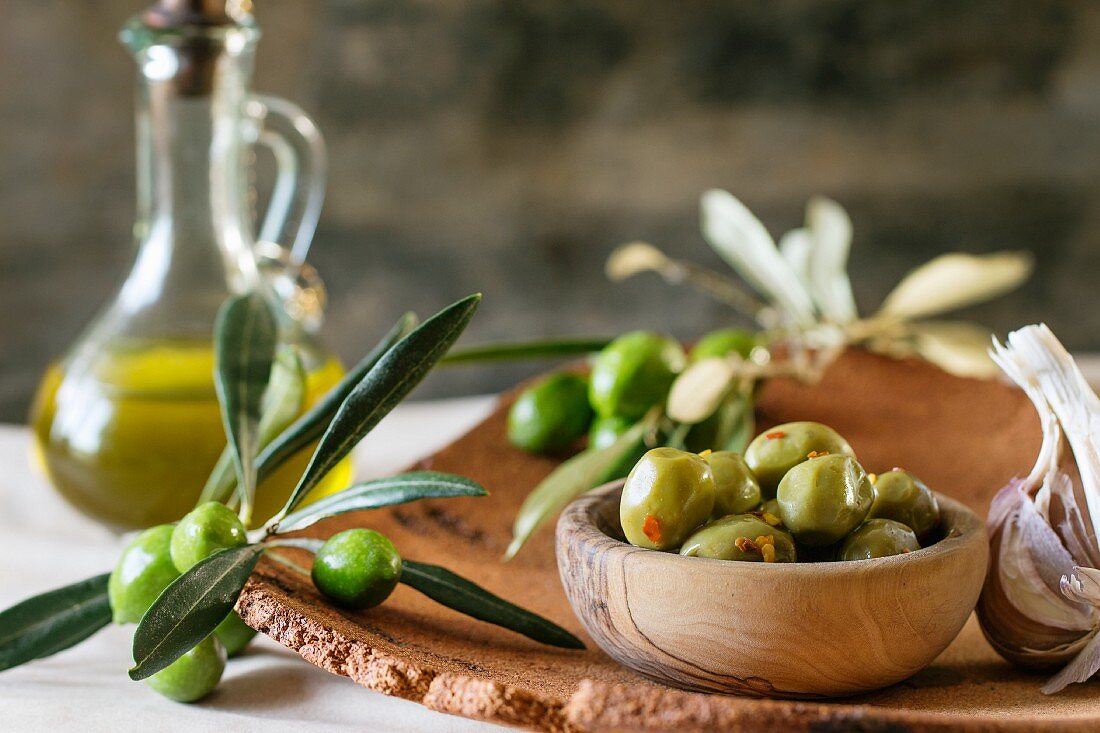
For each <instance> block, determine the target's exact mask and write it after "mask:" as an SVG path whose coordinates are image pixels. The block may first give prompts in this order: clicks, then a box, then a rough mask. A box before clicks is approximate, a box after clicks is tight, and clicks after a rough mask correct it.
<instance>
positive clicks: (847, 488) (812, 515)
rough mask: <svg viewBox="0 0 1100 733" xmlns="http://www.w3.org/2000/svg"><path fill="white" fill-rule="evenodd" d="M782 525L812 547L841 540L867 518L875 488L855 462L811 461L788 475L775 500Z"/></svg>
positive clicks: (837, 458)
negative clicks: (777, 503)
mask: <svg viewBox="0 0 1100 733" xmlns="http://www.w3.org/2000/svg"><path fill="white" fill-rule="evenodd" d="M775 498H776V499H777V500H778V502H779V516H780V518H781V519H782V520H783V526H784V527H786V528H787V529H788V530H790V532H791V534H792V535H794V538H795V539H796V540H798V541H799V542H800V543H802V544H804V545H808V546H810V547H824V546H825V545H831V544H833V543H834V542H836V541H838V540H840V539H841V538H842V537H844V536H845V535H846V534H848V533H849V532H851V531H852V530H853V529H855V528H856V527H858V526H859V524H860V523H861V522H862V521H863V520H864V519H865V518H866V517H867V512H868V511H869V510H870V509H871V502H872V501H873V500H874V489H873V488H872V487H871V482H870V481H869V480H868V479H867V472H866V471H864V470H863V467H862V466H860V465H859V463H858V462H857V461H856V459H854V458H852V457H851V456H846V455H842V454H837V455H827V456H821V457H820V458H811V459H810V460H808V461H804V462H802V463H799V464H798V465H797V466H795V467H794V468H792V469H791V470H790V471H788V472H787V475H786V476H784V477H783V480H782V481H781V482H780V483H779V491H778V492H777V494H776V497H775Z"/></svg>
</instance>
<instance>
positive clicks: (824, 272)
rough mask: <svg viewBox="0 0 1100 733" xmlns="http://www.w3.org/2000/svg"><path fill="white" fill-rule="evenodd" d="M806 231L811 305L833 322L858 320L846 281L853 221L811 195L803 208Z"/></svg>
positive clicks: (837, 206) (834, 204)
mask: <svg viewBox="0 0 1100 733" xmlns="http://www.w3.org/2000/svg"><path fill="white" fill-rule="evenodd" d="M806 229H807V230H808V231H809V233H810V237H811V238H812V240H813V247H812V249H811V252H810V261H809V269H808V272H807V274H808V276H809V289H810V294H811V296H812V297H813V299H814V303H816V304H817V307H818V309H819V310H820V311H821V314H822V315H823V316H825V317H826V318H828V319H829V320H831V321H832V322H834V323H851V322H852V321H854V320H856V318H858V317H859V314H858V313H857V312H856V301H855V296H854V295H853V294H852V283H851V281H850V280H849V279H848V254H849V252H850V251H851V247H852V220H851V219H850V218H849V217H848V212H846V211H845V210H844V208H843V207H842V206H841V205H840V204H838V203H837V202H835V201H833V200H831V199H827V198H825V197H823V196H814V197H813V198H811V199H810V202H809V203H808V204H807V205H806Z"/></svg>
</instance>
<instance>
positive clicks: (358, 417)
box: [272, 294, 481, 524]
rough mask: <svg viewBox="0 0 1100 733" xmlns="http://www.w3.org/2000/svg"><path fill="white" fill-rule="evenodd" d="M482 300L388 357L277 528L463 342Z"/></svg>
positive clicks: (464, 303)
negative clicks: (432, 369) (452, 348)
mask: <svg viewBox="0 0 1100 733" xmlns="http://www.w3.org/2000/svg"><path fill="white" fill-rule="evenodd" d="M480 301H481V295H480V294H475V295H470V296H467V297H465V298H463V299H462V300H459V301H458V302H456V303H453V304H452V305H449V306H447V307H446V308H444V309H443V310H441V311H440V312H439V313H437V314H435V315H434V316H432V317H431V318H429V319H428V320H426V321H424V323H422V324H421V325H420V326H418V327H416V328H415V329H413V331H412V332H411V333H410V334H409V335H408V336H406V337H405V338H403V339H401V340H400V341H398V342H397V343H396V344H394V346H393V347H392V348H391V349H390V350H389V351H387V352H386V353H385V354H383V355H382V357H381V358H380V359H379V360H378V362H377V363H376V364H375V365H374V366H373V367H372V368H371V369H370V371H369V372H367V374H366V376H364V377H363V379H362V381H360V382H359V384H357V385H355V387H354V388H353V389H352V390H351V392H350V393H349V394H348V396H347V398H346V399H345V400H344V401H343V403H342V404H341V405H340V408H339V409H338V410H337V411H336V415H335V416H334V417H333V418H332V422H330V423H329V425H328V428H326V429H325V432H324V434H323V435H322V436H321V440H320V442H319V443H318V444H317V449H316V450H315V451H314V452H313V457H312V458H310V461H309V465H308V466H306V470H305V472H304V473H303V474H302V477H301V479H299V481H298V484H297V486H295V487H294V491H292V492H291V494H290V498H289V499H288V500H287V503H286V506H284V507H283V508H282V510H280V511H279V513H278V514H276V515H275V517H274V518H273V519H272V524H275V523H278V521H280V520H281V519H282V518H283V517H285V516H286V515H287V514H288V513H289V512H291V511H293V510H294V508H295V507H297V506H298V504H299V503H300V502H301V501H302V499H304V498H305V496H306V495H307V494H308V493H309V492H310V491H311V490H312V489H313V488H314V487H315V486H317V484H318V483H319V482H320V481H321V479H323V478H324V477H325V475H326V474H328V472H329V471H331V470H332V468H333V467H334V466H335V465H336V464H337V463H339V462H340V461H342V460H343V459H344V457H345V456H347V455H348V453H350V452H351V449H352V448H354V447H355V445H356V444H358V443H359V441H360V440H362V438H363V437H364V436H365V435H366V434H367V433H369V432H370V431H371V430H372V429H373V428H374V426H375V425H377V424H378V423H379V421H381V419H382V418H383V417H385V416H386V415H387V414H389V412H390V410H392V409H393V408H394V407H395V406H396V405H397V404H398V403H399V402H401V400H403V399H404V398H405V396H406V395H408V393H409V392H411V391H412V390H413V388H414V387H415V386H416V385H417V384H419V383H420V381H421V380H422V379H423V378H424V377H425V376H426V375H427V373H428V372H429V371H430V370H431V368H432V367H433V366H435V364H436V362H438V361H439V360H440V359H441V358H443V356H444V355H445V354H446V353H447V352H448V351H449V350H450V348H451V346H453V345H454V342H455V341H456V340H458V337H459V336H460V335H461V334H462V331H463V330H464V329H465V328H466V325H467V324H468V323H469V322H470V318H472V317H473V315H474V311H475V310H477V306H478V303H479V302H480Z"/></svg>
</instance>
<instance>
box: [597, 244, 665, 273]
mask: <svg viewBox="0 0 1100 733" xmlns="http://www.w3.org/2000/svg"><path fill="white" fill-rule="evenodd" d="M670 264H672V260H670V259H669V258H668V257H667V256H666V255H665V253H664V252H662V251H661V250H659V249H657V248H656V247H654V246H653V245H652V244H649V243H648V242H629V243H627V244H624V245H622V246H620V247H617V248H616V249H615V251H614V252H612V253H611V256H610V257H608V258H607V262H606V263H605V264H604V273H605V274H606V275H607V279H608V280H611V281H612V282H619V281H620V280H627V279H629V278H632V277H634V276H635V275H639V274H641V273H643V272H651V271H652V272H663V271H664V270H665V268H666V267H667V266H669V265H670Z"/></svg>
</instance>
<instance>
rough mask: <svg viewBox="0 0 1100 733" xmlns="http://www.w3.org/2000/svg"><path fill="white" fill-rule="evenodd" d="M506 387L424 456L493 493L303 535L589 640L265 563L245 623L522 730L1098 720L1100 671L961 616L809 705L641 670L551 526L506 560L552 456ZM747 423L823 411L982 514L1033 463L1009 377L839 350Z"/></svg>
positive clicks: (1009, 725) (1027, 724)
mask: <svg viewBox="0 0 1100 733" xmlns="http://www.w3.org/2000/svg"><path fill="white" fill-rule="evenodd" d="M509 401H510V400H509V397H508V396H505V397H504V398H502V401H501V404H500V405H499V407H498V409H497V410H496V411H495V412H494V413H493V414H492V415H490V417H488V418H487V419H486V420H485V421H484V422H483V423H482V424H481V425H479V426H478V427H477V428H475V429H474V430H472V431H471V432H470V433H468V434H467V435H465V436H464V437H462V438H460V439H459V440H458V441H456V442H455V443H453V444H452V445H450V446H448V447H447V448H444V449H443V450H441V451H440V452H438V453H436V454H435V455H433V456H431V457H430V458H427V459H425V460H424V461H423V462H422V463H421V464H420V466H421V467H423V468H431V469H435V470H441V471H451V472H455V473H460V474H464V475H467V476H470V477H471V478H474V479H476V480H478V481H480V482H481V483H482V484H484V485H485V486H486V487H487V488H488V489H489V491H490V492H491V494H492V495H491V496H490V497H487V498H481V499H459V500H449V501H436V502H418V503H415V504H412V505H408V506H403V507H396V508H393V509H389V510H380V511H376V512H364V513H360V514H352V515H346V516H343V517H339V518H335V519H332V520H328V521H326V522H322V523H319V524H317V525H315V526H313V527H311V528H309V529H308V530H306V531H305V532H304V533H303V534H308V535H309V536H314V537H321V538H324V537H328V536H329V535H331V534H333V533H334V532H337V531H339V530H342V529H346V528H348V527H353V526H369V527H374V528H376V529H379V530H381V531H383V532H385V533H386V534H388V535H389V536H390V537H391V538H392V539H393V541H394V542H395V543H396V544H397V546H398V548H399V549H400V550H401V552H402V554H403V555H405V556H407V557H409V558H411V559H415V560H420V561H425V562H436V563H439V564H442V565H446V566H448V567H450V568H452V569H454V570H455V571H456V572H459V573H461V574H463V575H465V576H467V577H470V578H472V579H475V580H476V581H477V582H478V583H480V584H482V585H484V586H486V587H487V588H489V589H490V590H492V591H494V592H496V593H498V594H500V595H502V596H504V597H506V598H508V599H510V600H513V601H516V602H518V603H521V604H523V605H524V606H527V607H529V608H531V609H533V610H536V611H538V612H539V613H542V614H544V615H546V616H548V617H550V618H551V619H553V620H555V621H557V622H558V623H560V624H562V625H564V626H565V627H567V628H568V629H570V630H571V631H573V632H574V633H576V634H578V635H580V636H581V637H582V638H585V641H586V643H588V645H589V649H588V650H587V651H585V652H576V651H564V650H557V649H550V648H547V647H544V646H541V645H539V644H536V643H534V642H530V641H528V640H526V639H524V638H522V637H520V636H517V635H515V634H511V633H509V632H506V631H502V630H500V629H497V628H496V627H493V626H490V625H488V624H484V623H480V622H477V621H474V620H471V619H468V618H466V617H464V616H461V615H459V614H457V613H454V612H453V611H450V610H449V609H446V608H443V607H441V606H438V605H436V604H434V603H432V602H431V601H428V600H427V599H425V598H424V597H423V596H421V595H419V594H418V593H416V592H415V591H413V590H411V589H409V588H406V587H404V586H401V587H399V588H398V590H397V591H396V592H395V594H394V596H393V597H392V598H390V600H388V601H387V602H386V603H385V604H384V605H383V606H381V607H379V608H377V609H373V610H369V611H364V612H358V613H354V612H348V611H343V610H339V609H337V608H335V607H333V606H331V605H329V604H328V603H326V602H325V600H324V599H323V598H321V597H320V596H319V595H318V594H317V592H316V591H315V590H314V588H313V586H312V585H311V583H310V582H309V581H308V580H306V579H304V578H301V577H299V576H297V575H295V574H294V573H293V572H290V571H288V570H287V569H285V568H284V567H282V566H281V565H278V564H275V563H273V562H271V561H268V560H265V561H263V562H262V563H261V565H260V566H259V568H258V569H257V571H256V574H255V575H254V576H253V578H252V580H251V581H250V582H249V585H248V586H247V588H246V589H245V592H244V594H243V596H242V598H241V602H240V605H239V609H240V612H241V614H242V616H243V617H244V619H245V620H246V622H247V623H249V625H251V626H253V627H255V628H257V629H259V630H260V631H263V632H264V633H266V634H268V635H269V636H271V637H272V638H274V639H276V640H277V641H279V642H281V643H283V644H285V645H286V646H287V647H289V648H291V649H294V650H296V651H297V652H298V653H299V654H300V655H301V656H302V657H303V658H305V659H306V660H308V661H309V662H312V663H313V664H316V665H318V666H320V667H323V668H324V669H327V670H329V671H331V672H333V673H336V674H341V675H347V676H348V677H350V678H351V679H353V680H354V681H356V682H357V683H359V684H361V685H363V686H365V687H368V688H370V689H372V690H377V691H379V692H383V693H385V694H389V695H396V696H398V697H403V698H406V699H409V700H414V701H417V702H419V703H421V704H423V705H425V706H427V707H429V708H431V709H434V710H438V711H442V712H446V713H453V714H456V715H462V716H466V717H470V718H477V719H481V720H487V721H492V722H496V723H501V724H506V725H514V726H519V727H523V728H529V729H532V730H542V731H671V730H677V731H680V730H706V731H723V732H727V731H750V730H751V731H768V730H775V731H779V730H782V731H788V730H795V731H797V730H804V731H834V730H836V731H839V730H852V729H858V730H861V731H892V732H893V731H931V730H936V731H939V730H965V731H1008V730H1013V731H1014V730H1035V729H1040V728H1041V729H1048V730H1081V731H1084V730H1091V731H1094V733H1095V731H1097V730H1100V683H1098V682H1096V681H1093V682H1092V683H1088V684H1083V685H1075V686H1072V687H1070V688H1069V689H1068V690H1066V691H1065V692H1063V693H1060V694H1058V695H1056V696H1053V697H1047V696H1044V695H1042V694H1041V693H1040V692H1039V686H1040V684H1041V682H1042V680H1043V679H1044V677H1043V676H1041V675H1036V674H1027V673H1023V672H1020V671H1017V670H1015V669H1013V668H1012V667H1010V666H1009V665H1008V664H1007V663H1005V662H1003V661H1002V660H1001V659H1000V657H998V656H997V655H996V654H995V653H994V652H993V650H992V649H991V648H990V647H989V645H988V644H987V643H986V642H985V640H984V638H983V637H982V635H981V631H980V629H979V627H978V624H977V622H976V620H975V619H974V618H973V617H972V618H971V620H970V621H969V622H968V624H967V625H966V627H965V628H964V629H963V631H962V633H961V634H960V635H959V637H958V638H957V639H956V640H955V641H954V642H953V643H952V645H951V646H950V647H949V648H948V649H947V651H945V652H944V653H943V654H942V655H941V656H940V657H939V658H937V659H936V661H935V662H934V663H933V664H932V665H931V666H930V667H928V668H927V669H925V670H924V671H922V672H920V673H918V674H917V675H915V676H914V677H912V678H910V679H908V680H906V681H905V682H902V683H900V684H897V685H894V686H893V687H889V688H887V689H885V690H881V691H879V692H876V693H872V694H868V695H864V696H861V697H858V698H853V699H845V700H837V701H831V702H824V703H818V702H813V703H807V702H786V701H772V700H757V699H750V698H741V697H727V696H720V695H704V694H696V693H687V692H682V691H679V690H674V689H671V688H667V687H662V686H660V685H657V684H655V683H652V682H648V681H646V680H644V679H642V678H641V677H639V676H638V675H636V674H634V673H632V672H630V671H629V670H627V669H625V668H623V667H621V666H619V665H618V664H616V663H615V662H614V661H612V660H611V659H610V658H609V657H607V656H606V655H604V654H603V653H602V652H600V650H599V649H598V648H596V647H595V645H593V644H592V643H591V641H590V640H588V639H587V638H586V637H584V633H583V631H582V629H581V626H580V624H579V623H578V622H577V620H576V619H575V618H574V616H573V613H572V611H571V609H570V607H569V605H568V603H567V602H566V599H565V596H564V595H563V592H562V589H561V586H560V581H559V579H558V573H557V569H556V565H555V559H554V549H553V532H552V528H551V527H547V528H545V530H543V531H542V532H540V533H539V534H538V535H537V536H536V537H535V538H534V539H533V541H532V542H531V543H530V544H529V546H528V547H526V548H525V549H524V551H523V552H522V553H521V554H520V556H519V557H518V558H516V559H515V560H513V561H511V562H508V563H503V562H501V560H500V557H501V554H502V553H503V552H504V549H505V547H506V546H507V544H508V541H509V538H510V527H511V523H512V519H513V517H514V516H515V513H516V510H517V509H518V507H519V505H520V503H521V502H522V501H523V498H524V497H525V496H526V494H527V492H528V491H529V490H530V489H531V488H532V487H533V486H534V485H535V484H536V483H537V482H538V481H539V480H540V479H541V478H542V477H543V476H545V475H546V474H547V473H549V472H550V471H551V470H552V469H553V468H554V466H555V465H557V462H558V461H557V460H554V459H550V458H540V457H535V456H531V455H528V454H526V453H523V452H521V451H519V450H516V449H514V448H512V447H511V446H510V445H509V444H508V442H507V440H506V438H505V415H506V412H507V407H508V404H509ZM758 420H759V427H760V428H761V429H763V428H765V427H768V426H770V425H773V424H776V423H779V422H785V421H789V420H818V421H821V422H825V423H828V424H830V425H832V426H833V427H835V428H836V429H837V430H839V431H840V432H841V433H842V434H843V435H845V436H846V437H847V438H848V439H849V441H850V442H851V444H852V446H853V448H854V449H855V451H856V453H857V454H858V455H859V457H860V459H861V460H862V461H863V463H864V464H865V465H866V467H867V468H868V470H871V471H883V470H887V469H889V468H891V467H893V466H902V467H904V468H906V469H909V470H912V471H914V472H915V473H916V474H918V475H919V476H921V477H923V478H924V479H925V480H926V481H927V483H928V484H930V485H931V486H932V487H933V488H935V489H937V490H939V491H941V492H944V493H946V494H949V495H951V496H953V497H956V498H958V499H960V500H962V501H963V502H964V503H966V504H968V505H969V506H970V507H972V508H973V509H975V510H976V511H978V512H979V514H980V515H981V516H984V515H985V512H986V509H987V507H988V504H989V500H990V498H991V497H992V495H993V494H994V493H995V492H996V491H997V489H999V488H1000V487H1001V486H1002V485H1004V484H1005V482H1006V481H1007V479H1009V478H1010V477H1012V476H1014V475H1017V474H1020V473H1024V472H1026V471H1027V470H1029V469H1030V467H1031V465H1032V463H1033V461H1034V458H1035V455H1036V452H1037V451H1038V448H1039V444H1040V434H1039V428H1038V420H1037V418H1036V416H1035V413H1034V410H1033V408H1032V406H1031V404H1030V403H1029V402H1028V400H1027V399H1026V398H1025V397H1024V395H1023V394H1022V393H1021V392H1019V391H1017V390H1015V389H1014V388H1011V387H1009V386H1006V385H1004V384H1001V383H997V382H988V381H976V380H968V379H960V378H956V377H951V376H948V375H947V374H945V373H943V372H941V371H939V370H938V369H936V368H935V367H932V366H929V365H927V364H925V363H922V362H916V361H896V360H892V359H887V358H884V357H879V356H875V355H871V354H867V353H864V352H850V353H848V354H846V355H844V356H843V357H842V358H841V359H840V360H839V361H838V362H837V363H836V364H835V365H834V366H833V367H832V368H831V369H830V371H829V373H828V374H827V375H826V377H825V378H824V380H823V381H822V382H821V383H819V384H817V385H815V386H813V387H806V386H803V385H798V384H795V383H792V382H787V381H774V382H772V383H770V384H769V385H768V386H767V387H766V388H765V390H764V391H763V393H762V395H761V398H760V404H759V409H758ZM302 560H303V561H307V562H308V560H306V558H302ZM761 600H762V610H765V611H766V610H767V609H768V605H767V604H768V603H771V604H772V606H771V607H772V609H773V610H774V612H776V613H782V600H781V599H761ZM669 623H676V619H675V618H670V619H669Z"/></svg>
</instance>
